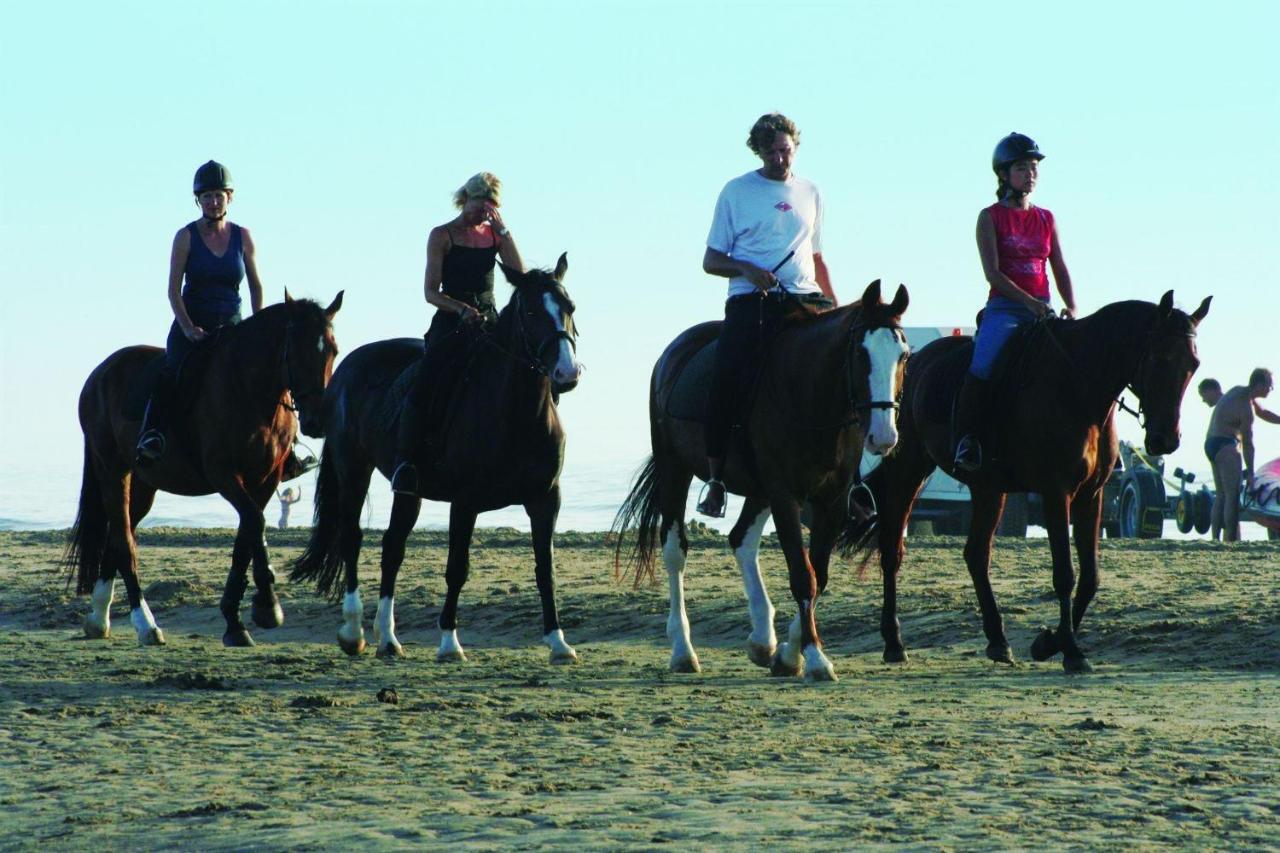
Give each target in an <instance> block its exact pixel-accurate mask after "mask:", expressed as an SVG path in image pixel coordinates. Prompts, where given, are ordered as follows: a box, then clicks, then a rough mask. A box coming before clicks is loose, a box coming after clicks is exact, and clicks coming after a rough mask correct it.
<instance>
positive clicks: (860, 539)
mask: <svg viewBox="0 0 1280 853" xmlns="http://www.w3.org/2000/svg"><path fill="white" fill-rule="evenodd" d="M862 484H863V485H864V486H866V488H867V490H868V491H869V492H871V498H872V500H873V501H874V506H876V507H881V506H884V502H885V497H886V489H885V474H884V465H877V466H876V467H875V469H873V470H872V472H871V473H870V474H868V475H867V476H866V477H864V478H863V480H862ZM855 515H856V513H853V512H849V513H846V517H845V522H844V525H843V527H842V528H841V529H840V534H839V535H838V536H837V537H836V548H838V549H839V550H840V553H841V554H842V555H843V556H844V558H845V559H849V558H850V557H853V556H854V555H857V554H861V555H862V566H863V568H864V569H865V568H866V565H867V562H868V561H869V560H870V559H871V558H872V557H873V556H875V555H876V554H877V553H878V552H879V551H880V537H879V533H880V517H879V515H875V514H873V515H871V516H870V517H869V518H863V517H861V516H858V517H854V516H855Z"/></svg>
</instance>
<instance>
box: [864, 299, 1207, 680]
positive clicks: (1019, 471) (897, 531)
mask: <svg viewBox="0 0 1280 853" xmlns="http://www.w3.org/2000/svg"><path fill="white" fill-rule="evenodd" d="M1210 299H1212V297H1207V298H1206V299H1205V300H1204V301H1203V302H1202V303H1201V304H1200V307H1199V308H1198V309H1197V310H1196V311H1195V313H1193V314H1186V313H1184V312H1183V311H1180V310H1178V309H1176V308H1174V307H1173V291H1169V292H1168V293H1166V294H1165V295H1164V298H1163V299H1161V300H1160V304H1159V305H1153V304H1151V303H1150V302H1138V301H1131V302H1116V303H1113V304H1111V305H1107V306H1106V307H1104V308H1101V309H1099V310H1098V311H1097V312H1096V313H1094V314H1092V315H1090V316H1088V317H1085V318H1084V319H1081V320H1067V321H1057V320H1053V319H1049V320H1047V321H1042V322H1041V323H1039V324H1037V325H1035V326H1033V327H1032V328H1031V329H1029V330H1027V331H1026V332H1025V333H1024V334H1023V336H1022V337H1021V338H1019V339H1015V340H1013V341H1011V342H1010V343H1009V344H1008V345H1006V346H1007V347H1008V348H1009V350H1010V351H1009V352H1006V354H1005V358H1006V369H1005V370H1004V372H1003V373H1002V374H1001V376H1000V378H999V379H998V383H999V384H998V386H997V389H996V391H995V394H996V396H995V399H994V403H993V407H992V409H993V411H992V415H991V421H992V423H991V424H990V425H989V428H988V430H987V439H986V440H985V441H984V447H986V446H988V445H989V446H990V447H991V453H990V454H988V455H990V456H992V457H993V458H990V459H988V460H987V461H986V462H985V463H984V467H983V468H982V469H981V470H980V471H978V472H977V473H974V474H963V473H960V472H957V471H956V470H955V469H954V467H953V465H952V459H953V452H954V449H955V439H954V437H953V436H952V429H951V413H952V410H953V405H954V403H953V400H954V397H955V393H956V389H958V388H959V387H960V384H961V381H962V379H963V377H964V373H965V371H967V370H968V367H969V361H970V359H971V357H972V353H973V343H972V339H970V338H967V337H953V338H943V339H941V340H937V341H934V342H933V343H931V344H929V345H928V346H926V347H924V348H923V349H921V350H920V351H919V352H917V353H916V354H914V355H913V356H912V357H911V361H910V363H909V364H908V366H907V374H906V387H905V389H904V391H903V402H902V415H901V419H900V421H899V427H900V429H901V431H902V432H901V436H900V439H899V442H898V449H897V451H896V452H895V453H894V454H893V455H892V456H889V457H886V458H885V459H884V461H883V462H881V464H880V466H879V467H878V468H876V469H875V470H874V471H872V472H871V474H870V475H869V476H868V477H867V485H868V487H869V488H870V489H871V491H872V494H873V495H874V496H875V502H876V505H877V507H878V508H879V512H880V514H879V518H878V520H877V521H876V522H874V523H873V524H871V525H868V526H866V527H864V529H863V530H861V531H857V532H856V533H855V534H854V535H852V536H849V537H848V538H842V542H841V544H842V545H843V546H845V547H846V548H848V549H849V550H862V551H864V552H866V553H867V556H868V557H870V555H871V553H872V552H874V551H875V550H879V552H880V566H881V569H882V574H883V582H884V605H883V609H882V611H881V619H880V634H881V636H882V637H883V638H884V643H885V650H884V659H885V661H886V662H890V663H899V662H903V661H905V660H906V659H907V656H906V652H905V651H904V649H903V645H902V635H901V630H900V626H899V624H898V615H897V606H898V605H897V579H898V568H899V566H901V564H902V557H903V555H904V553H905V550H906V549H905V546H904V545H903V537H904V535H905V533H906V526H907V518H908V516H909V515H910V514H911V508H912V506H913V505H914V504H915V500H916V497H917V495H918V494H919V492H920V488H921V486H922V485H923V483H924V481H925V478H926V477H928V476H929V474H930V472H932V471H933V469H934V468H935V467H940V468H942V469H943V470H944V471H946V472H947V473H948V474H950V475H951V476H952V477H955V478H956V479H958V480H961V481H962V482H964V483H966V484H967V485H968V486H969V491H970V495H971V500H972V507H973V512H972V523H971V525H970V528H969V539H968V541H967V542H966V543H965V547H964V557H965V562H966V564H967V565H968V567H969V574H970V576H971V577H972V578H973V585H974V588H975V589H976V590H977V593H978V603H979V605H980V606H981V608H982V627H983V631H984V632H985V633H986V636H987V640H988V644H987V656H988V657H989V658H991V659H992V660H994V661H997V662H1012V661H1013V654H1012V651H1011V650H1010V648H1009V642H1008V640H1007V639H1006V638H1005V634H1004V624H1003V622H1002V620H1001V617H1000V611H999V608H998V607H997V606H996V599H995V595H994V594H993V593H992V591H991V577H990V571H991V549H992V544H993V538H994V536H995V530H996V527H997V525H998V524H999V523H1000V516H1001V515H1002V513H1003V512H1004V502H1005V494H1006V493H1007V492H1039V493H1040V494H1041V495H1043V496H1044V521H1045V528H1046V529H1047V530H1048V532H1049V550H1050V554H1051V555H1052V558H1053V589H1054V593H1055V595H1056V596H1057V598H1058V608H1059V620H1058V629H1057V631H1056V632H1055V631H1050V630H1049V629H1047V628H1046V629H1044V631H1043V632H1041V634H1040V635H1039V637H1037V639H1036V641H1035V643H1034V644H1033V645H1032V647H1031V656H1032V657H1033V658H1035V659H1036V660H1047V659H1049V658H1050V657H1052V656H1053V655H1055V654H1057V653H1058V652H1059V651H1061V652H1062V653H1063V667H1064V668H1065V669H1066V670H1067V671H1068V672H1087V671H1089V670H1090V669H1091V668H1092V667H1091V666H1090V664H1089V661H1088V660H1087V659H1086V658H1085V656H1084V652H1082V651H1081V650H1080V645H1079V643H1078V642H1077V639H1076V632H1077V631H1078V630H1079V627H1080V621H1081V620H1082V619H1083V618H1084V613H1085V610H1086V609H1087V608H1088V606H1089V602H1090V601H1091V600H1092V599H1093V596H1094V593H1095V592H1096V591H1097V589H1098V528H1099V523H1100V519H1101V515H1102V487H1103V485H1104V484H1105V483H1106V482H1107V478H1108V477H1110V476H1111V471H1112V469H1113V468H1114V467H1115V462H1116V457H1117V454H1118V452H1119V448H1118V444H1117V441H1116V427H1115V410H1116V406H1117V398H1118V397H1119V395H1120V394H1121V393H1122V392H1123V391H1124V390H1125V388H1126V387H1128V388H1130V389H1132V391H1133V392H1134V394H1136V395H1137V397H1138V399H1139V400H1140V401H1141V406H1140V410H1141V411H1142V412H1143V413H1144V414H1145V416H1146V421H1145V424H1144V428H1145V430H1146V447H1147V452H1149V453H1154V454H1162V453H1171V452H1173V451H1174V450H1176V449H1177V447H1178V443H1179V441H1180V435H1179V428H1178V416H1179V407H1180V406H1181V403H1182V395H1183V392H1184V391H1185V390H1186V387H1187V383H1188V382H1190V381H1191V375H1192V374H1193V373H1194V372H1195V370H1196V368H1197V367H1198V366H1199V364H1200V362H1199V359H1198V358H1197V356H1196V348H1195V341H1194V338H1195V334H1196V326H1198V325H1199V324H1200V321H1201V320H1203V319H1204V318H1205V315H1206V314H1208V313H1209V301H1210ZM1068 523H1071V524H1072V525H1074V530H1075V544H1076V554H1077V556H1078V557H1079V560H1080V583H1079V586H1078V587H1077V588H1076V590H1075V594H1076V597H1075V603H1074V606H1073V604H1072V600H1071V593H1072V588H1073V587H1076V584H1075V576H1074V572H1073V570H1072V566H1071V553H1070V546H1069V544H1068V539H1067V535H1068V534H1067V527H1068Z"/></svg>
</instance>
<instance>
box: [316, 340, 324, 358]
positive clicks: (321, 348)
mask: <svg viewBox="0 0 1280 853" xmlns="http://www.w3.org/2000/svg"><path fill="white" fill-rule="evenodd" d="M316 352H318V353H320V354H321V355H324V335H321V336H320V337H319V338H318V339H317V340H316Z"/></svg>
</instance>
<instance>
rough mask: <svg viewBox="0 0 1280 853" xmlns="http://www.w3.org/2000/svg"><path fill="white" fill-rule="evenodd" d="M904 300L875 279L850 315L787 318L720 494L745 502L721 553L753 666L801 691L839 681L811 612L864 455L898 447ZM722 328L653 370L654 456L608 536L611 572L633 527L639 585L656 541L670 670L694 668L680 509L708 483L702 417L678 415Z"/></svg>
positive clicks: (692, 332) (685, 336) (691, 332)
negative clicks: (774, 566)
mask: <svg viewBox="0 0 1280 853" xmlns="http://www.w3.org/2000/svg"><path fill="white" fill-rule="evenodd" d="M762 298H764V297H762ZM908 301H909V297H908V294H907V289H906V288H905V287H903V286H902V285H899V286H898V290H897V293H896V295H895V296H894V299H893V302H891V303H889V304H885V303H884V302H883V301H882V300H881V298H880V282H879V280H877V281H874V282H872V283H871V284H870V285H869V286H868V287H867V288H866V290H865V292H864V293H863V295H862V299H861V300H860V301H859V302H857V303H854V304H853V305H848V306H845V307H843V308H838V309H835V310H833V311H828V312H825V313H822V314H817V315H810V314H799V315H798V316H795V317H792V318H789V321H788V322H787V323H786V324H785V325H784V326H783V328H782V329H781V330H780V331H779V332H778V333H777V335H776V337H775V338H774V340H773V341H772V342H771V343H770V344H769V345H768V347H769V349H768V353H767V356H766V358H765V361H764V365H763V367H762V369H761V371H760V374H759V376H758V378H757V384H756V393H755V400H754V403H753V404H752V405H751V407H750V411H749V413H748V414H747V416H746V417H745V424H744V428H743V430H742V432H741V433H740V434H739V435H738V436H737V438H738V439H739V440H738V441H737V443H736V444H733V443H731V449H730V452H729V455H728V458H727V459H726V465H725V471H724V475H725V476H724V482H725V486H726V488H727V490H728V491H731V492H733V493H735V494H739V495H743V496H745V498H746V500H745V502H744V504H743V507H742V514H741V515H740V516H739V518H738V520H737V522H736V523H735V524H734V526H733V529H732V530H731V531H730V533H729V545H730V547H731V548H732V549H733V555H734V557H735V559H736V560H737V562H738V566H739V568H740V569H741V570H742V579H743V584H744V586H745V588H746V593H747V601H748V609H749V612H750V615H751V626H752V630H751V633H750V635H749V637H748V656H749V657H750V659H751V661H752V663H755V664H757V665H759V666H762V667H768V668H770V670H771V671H772V673H773V674H774V675H786V676H794V675H799V674H800V672H801V670H802V669H803V671H804V674H805V677H806V679H809V680H814V681H833V680H835V678H836V674H835V669H834V667H833V666H832V664H831V661H830V660H829V659H828V658H827V657H826V655H825V654H824V653H823V651H822V642H821V639H820V638H819V636H818V628H817V622H816V619H815V617H814V607H815V605H816V603H817V599H818V596H819V595H821V594H822V592H823V591H824V590H825V589H826V586H827V576H828V571H827V569H828V562H829V560H830V557H831V552H832V548H833V546H834V545H835V543H836V540H837V536H838V534H839V532H840V530H841V529H842V528H843V527H844V526H845V525H847V524H850V523H853V521H852V520H851V518H850V516H851V515H853V516H854V517H856V518H860V517H861V516H860V514H859V513H857V512H856V503H857V502H856V500H855V496H854V492H855V490H856V486H857V483H858V477H859V465H860V463H861V459H862V452H863V448H864V446H865V447H866V449H867V450H869V451H870V452H871V453H873V454H877V455H879V454H884V453H888V452H889V451H890V450H891V449H892V448H893V446H894V444H895V443H896V442H897V428H896V426H895V420H896V410H897V407H898V403H897V397H898V392H899V389H900V388H901V379H902V375H903V365H904V363H905V361H906V358H907V352H908V349H907V343H906V337H905V335H904V333H903V331H902V328H901V325H900V324H901V317H902V313H903V312H904V311H905V310H906V308H907V304H908ZM720 326H721V324H720V323H719V322H710V323H702V324H700V325H698V326H694V327H693V328H691V329H688V330H686V331H685V332H683V333H682V334H680V335H679V336H678V337H677V338H676V339H675V340H674V341H672V343H671V344H670V345H669V346H668V347H667V348H666V350H665V351H663V353H662V355H661V357H660V358H659V359H658V361H657V364H656V365H655V366H654V369H653V374H652V378H651V380H650V383H649V425H650V440H651V445H652V448H653V453H652V455H651V456H650V457H649V459H648V460H647V461H646V462H645V463H644V465H643V466H642V467H641V469H640V471H639V472H638V473H637V474H636V477H635V480H634V483H633V485H632V488H631V491H630V493H629V495H628V496H627V498H626V501H625V502H624V503H623V505H622V507H621V508H620V509H619V511H618V515H617V518H616V519H615V521H614V525H613V527H614V530H615V531H617V532H618V533H619V535H618V539H617V544H616V548H615V563H616V561H617V560H619V559H620V557H621V552H622V549H623V540H624V537H625V536H626V534H627V533H628V532H629V531H630V530H631V529H632V528H634V529H635V536H636V540H635V545H634V548H633V550H632V554H631V560H630V562H631V566H632V567H633V568H634V569H635V571H636V580H637V582H639V579H640V577H641V576H642V575H645V574H648V575H650V576H651V575H652V572H653V555H654V551H655V550H656V547H657V541H658V540H659V539H661V542H662V559H663V562H664V564H665V565H666V569H667V579H668V586H669V593H670V614H669V616H668V618H667V637H668V639H669V640H670V641H671V644H672V650H671V663H670V667H671V670H672V671H673V672H699V671H700V670H701V665H700V663H699V661H698V656H697V652H695V651H694V648H693V642H692V640H691V639H690V635H689V618H688V615H687V614H686V612H685V598H684V566H685V561H686V559H687V556H688V552H689V541H688V538H687V536H686V531H685V522H684V510H685V503H686V500H687V498H688V491H689V483H690V482H691V481H692V479H693V477H694V476H697V477H698V478H700V479H702V480H706V479H707V478H708V476H709V471H708V469H707V453H706V449H705V440H704V437H703V424H702V419H701V417H702V415H701V413H699V412H698V411H695V410H694V409H692V408H684V409H682V408H681V405H682V404H680V405H677V404H676V401H677V400H678V398H679V396H680V395H681V392H680V388H679V386H680V385H681V376H682V375H684V374H686V373H690V374H693V373H696V370H693V369H690V368H692V367H693V365H694V364H695V360H697V361H699V362H701V363H702V364H703V365H709V364H710V362H711V360H712V356H711V355H710V353H711V352H712V350H711V344H712V343H713V342H715V341H716V339H717V337H718V335H719V330H720ZM703 375H704V377H705V372H704V374H703ZM686 385H688V391H689V392H691V393H692V394H694V395H696V396H697V397H698V398H700V399H705V391H706V389H705V387H699V386H698V385H697V383H696V380H694V381H693V384H688V383H686ZM673 408H674V409H675V411H673ZM806 501H808V502H809V503H810V504H811V506H812V513H813V515H812V523H811V525H810V531H811V532H810V539H809V548H808V550H807V551H806V549H805V547H804V542H803V533H802V531H801V506H802V505H803V504H804V503H805V502H806ZM770 513H772V515H773V520H774V524H775V526H776V529H777V533H778V541H779V543H780V544H781V546H782V550H783V553H784V555H785V557H786V562H787V570H788V573H789V578H790V585H791V594H792V596H793V597H794V598H795V600H796V604H797V607H798V610H797V613H796V617H795V619H794V620H793V621H792V623H791V626H790V629H789V632H788V636H787V642H784V643H783V644H782V645H780V646H779V645H778V642H777V635H776V634H775V632H774V626H773V617H774V609H773V605H772V604H771V603H770V601H769V595H768V593H767V592H766V591H765V587H764V579H763V577H762V576H761V573H760V565H759V562H758V560H757V552H758V550H759V545H760V538H761V533H762V532H763V529H764V525H765V522H766V521H767V520H768V518H769V515H770ZM802 654H803V661H802V660H801V655H802Z"/></svg>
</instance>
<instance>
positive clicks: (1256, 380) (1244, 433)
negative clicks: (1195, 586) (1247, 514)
mask: <svg viewBox="0 0 1280 853" xmlns="http://www.w3.org/2000/svg"><path fill="white" fill-rule="evenodd" d="M1274 384H1275V383H1274V380H1273V379H1272V376H1271V371H1270V370H1267V369H1266V368H1264V367H1259V368H1257V369H1256V370H1254V371H1253V373H1252V374H1250V376H1249V384H1248V385H1237V386H1236V387H1234V388H1232V389H1231V390H1230V391H1228V392H1226V393H1225V394H1223V395H1222V397H1221V399H1219V400H1218V402H1217V404H1216V405H1215V406H1214V407H1213V415H1212V416H1211V417H1210V418H1209V432H1208V434H1207V435H1206V436H1205V440H1204V455H1205V456H1206V457H1208V459H1209V463H1210V464H1211V465H1212V466H1213V485H1214V496H1213V516H1212V522H1211V526H1210V535H1211V536H1212V538H1214V539H1217V538H1218V536H1219V534H1220V535H1221V537H1222V541H1223V542H1236V541H1238V540H1239V539H1240V493H1241V491H1240V490H1241V488H1242V487H1243V488H1245V489H1250V488H1252V487H1253V454H1254V448H1253V422H1254V420H1255V419H1258V420H1263V421H1266V422H1267V423H1272V424H1280V415H1277V414H1276V413H1274V412H1270V411H1268V410H1266V409H1264V408H1263V407H1262V405H1261V404H1260V403H1259V402H1258V400H1259V399H1261V398H1263V397H1266V396H1267V395H1268V394H1270V393H1271V389H1272V388H1273V387H1274Z"/></svg>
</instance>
